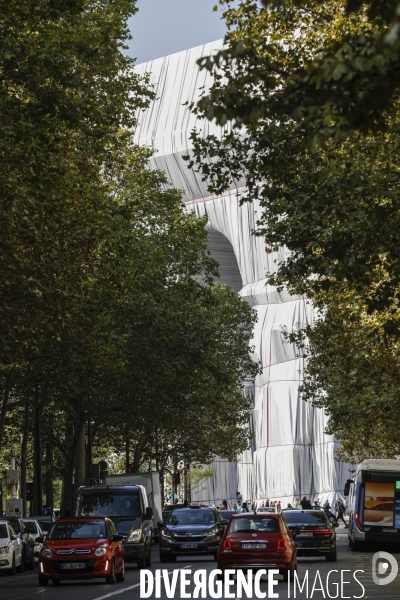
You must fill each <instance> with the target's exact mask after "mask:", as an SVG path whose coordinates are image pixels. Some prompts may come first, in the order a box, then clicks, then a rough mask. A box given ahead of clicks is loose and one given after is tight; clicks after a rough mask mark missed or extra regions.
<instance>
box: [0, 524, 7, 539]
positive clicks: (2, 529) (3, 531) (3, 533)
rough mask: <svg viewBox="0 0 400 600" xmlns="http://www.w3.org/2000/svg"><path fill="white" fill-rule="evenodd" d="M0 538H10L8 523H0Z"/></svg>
mask: <svg viewBox="0 0 400 600" xmlns="http://www.w3.org/2000/svg"><path fill="white" fill-rule="evenodd" d="M0 538H8V532H7V527H6V525H0Z"/></svg>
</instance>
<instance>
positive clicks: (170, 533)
mask: <svg viewBox="0 0 400 600" xmlns="http://www.w3.org/2000/svg"><path fill="white" fill-rule="evenodd" d="M161 535H163V536H164V537H167V538H172V536H173V534H172V532H171V531H168V529H163V530H162V531H161Z"/></svg>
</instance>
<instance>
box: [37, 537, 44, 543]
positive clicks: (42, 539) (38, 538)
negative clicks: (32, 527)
mask: <svg viewBox="0 0 400 600" xmlns="http://www.w3.org/2000/svg"><path fill="white" fill-rule="evenodd" d="M43 542H44V537H43V536H39V537H37V538H36V540H35V543H36V544H43Z"/></svg>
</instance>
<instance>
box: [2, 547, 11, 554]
mask: <svg viewBox="0 0 400 600" xmlns="http://www.w3.org/2000/svg"><path fill="white" fill-rule="evenodd" d="M9 552H10V548H9V547H8V546H3V547H2V548H0V554H8V553H9Z"/></svg>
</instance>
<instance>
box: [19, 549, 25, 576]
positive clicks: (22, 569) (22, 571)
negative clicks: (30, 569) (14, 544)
mask: <svg viewBox="0 0 400 600" xmlns="http://www.w3.org/2000/svg"><path fill="white" fill-rule="evenodd" d="M24 572H25V551H24V552H22V554H21V564H19V565H18V567H17V573H24Z"/></svg>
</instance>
